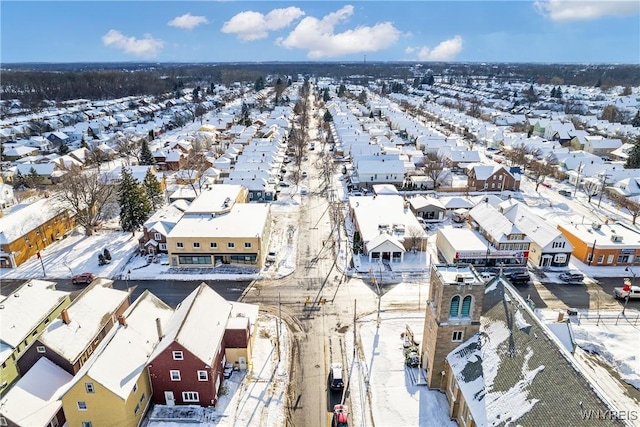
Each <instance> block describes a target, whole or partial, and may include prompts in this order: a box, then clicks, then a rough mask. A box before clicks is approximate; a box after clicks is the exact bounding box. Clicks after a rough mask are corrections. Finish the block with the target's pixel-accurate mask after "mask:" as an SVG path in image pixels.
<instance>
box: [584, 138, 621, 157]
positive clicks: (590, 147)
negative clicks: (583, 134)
mask: <svg viewBox="0 0 640 427" xmlns="http://www.w3.org/2000/svg"><path fill="white" fill-rule="evenodd" d="M620 147H622V141H621V140H619V139H609V138H602V137H600V138H593V137H587V140H586V143H585V144H584V151H585V152H587V153H591V154H593V155H595V156H600V157H607V156H608V155H609V154H611V152H612V151H615V150H617V149H618V148H620Z"/></svg>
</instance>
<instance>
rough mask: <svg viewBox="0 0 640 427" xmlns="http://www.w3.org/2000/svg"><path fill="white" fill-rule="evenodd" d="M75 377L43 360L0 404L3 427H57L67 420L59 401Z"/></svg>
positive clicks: (17, 383) (0, 417)
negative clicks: (65, 388)
mask: <svg viewBox="0 0 640 427" xmlns="http://www.w3.org/2000/svg"><path fill="white" fill-rule="evenodd" d="M72 378H73V375H71V374H69V373H68V372H66V371H65V370H64V369H62V368H60V367H59V366H58V365H56V364H55V363H53V362H52V361H50V360H49V359H47V358H46V357H42V358H40V359H39V360H38V361H37V362H36V364H35V365H34V366H33V367H32V368H31V370H29V372H27V373H26V374H25V375H24V376H23V377H22V378H20V379H19V380H18V381H17V382H16V383H15V385H14V386H13V387H11V389H10V390H9V391H8V392H7V394H6V395H5V396H4V397H3V398H2V399H1V400H0V425H3V426H9V427H20V426H24V427H57V426H63V425H66V424H65V423H66V421H67V419H66V418H65V416H64V411H63V410H62V403H61V402H60V400H59V396H60V394H61V392H62V391H63V390H64V387H65V386H66V385H67V384H68V383H69V382H70V381H71V379H72Z"/></svg>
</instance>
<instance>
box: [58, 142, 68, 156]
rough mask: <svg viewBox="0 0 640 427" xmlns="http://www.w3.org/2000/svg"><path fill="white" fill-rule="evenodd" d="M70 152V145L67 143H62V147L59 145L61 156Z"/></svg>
mask: <svg viewBox="0 0 640 427" xmlns="http://www.w3.org/2000/svg"><path fill="white" fill-rule="evenodd" d="M68 152H69V146H68V145H67V144H60V147H58V154H60V155H61V156H64V155H65V154H67V153H68Z"/></svg>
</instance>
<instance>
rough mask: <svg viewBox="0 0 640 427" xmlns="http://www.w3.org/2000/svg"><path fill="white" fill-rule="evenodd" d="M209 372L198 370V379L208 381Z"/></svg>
mask: <svg viewBox="0 0 640 427" xmlns="http://www.w3.org/2000/svg"><path fill="white" fill-rule="evenodd" d="M208 380H209V373H208V372H207V371H198V381H208Z"/></svg>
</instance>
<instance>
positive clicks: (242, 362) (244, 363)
mask: <svg viewBox="0 0 640 427" xmlns="http://www.w3.org/2000/svg"><path fill="white" fill-rule="evenodd" d="M238 362H239V365H240V369H243V370H244V369H247V359H245V358H244V357H240V358H239V359H238Z"/></svg>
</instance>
